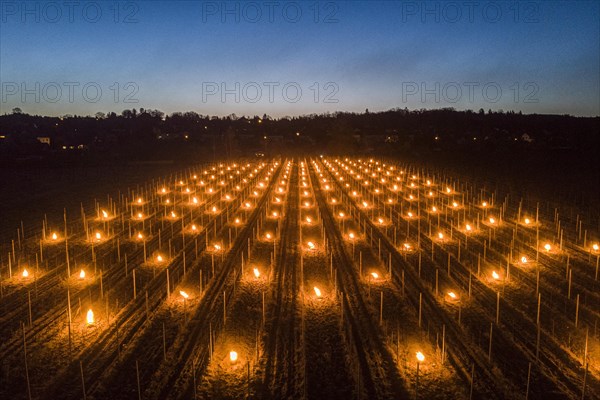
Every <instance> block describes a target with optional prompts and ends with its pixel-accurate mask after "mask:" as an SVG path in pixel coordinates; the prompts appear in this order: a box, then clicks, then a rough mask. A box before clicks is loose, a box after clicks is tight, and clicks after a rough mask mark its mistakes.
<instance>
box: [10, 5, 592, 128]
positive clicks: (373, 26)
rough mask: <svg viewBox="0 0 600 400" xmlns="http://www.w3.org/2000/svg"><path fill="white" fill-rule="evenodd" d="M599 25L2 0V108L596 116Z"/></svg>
mask: <svg viewBox="0 0 600 400" xmlns="http://www.w3.org/2000/svg"><path fill="white" fill-rule="evenodd" d="M71 4H74V5H71ZM599 18H600V2H595V1H589V2H588V1H564V2H560V1H541V2H535V1H532V2H527V1H520V2H512V1H497V2H486V1H476V2H468V1H456V2H444V1H439V2H435V1H434V2H421V1H398V2H312V1H311V2H300V1H271V2H268V1H267V2H236V1H230V2H227V1H226V2H222V1H216V2H212V1H204V2H200V1H171V2H160V1H131V2H112V1H110V2H104V1H79V2H72V3H70V2H68V1H56V2H36V1H29V2H23V1H4V0H2V1H0V81H1V98H0V113H7V112H11V110H12V109H13V108H14V107H20V108H22V109H23V111H24V112H27V113H30V114H43V115H64V114H80V115H88V114H89V115H93V114H94V113H96V112H97V111H102V112H108V111H115V112H121V111H122V110H123V109H126V108H129V109H131V108H138V109H139V108H140V107H142V108H157V109H160V110H162V111H164V112H167V113H171V112H174V111H196V112H199V113H201V114H210V115H220V116H222V115H228V114H231V113H235V114H237V115H255V114H257V115H262V114H263V113H267V114H269V115H271V116H275V117H281V116H285V115H290V116H293V115H300V114H307V113H322V112H327V111H331V112H333V111H364V110H365V109H366V108H368V109H369V110H371V111H380V110H386V109H390V108H395V107H400V108H404V107H408V108H409V109H419V108H440V107H455V108H456V109H473V110H479V109H480V108H484V109H486V110H487V109H492V110H499V109H503V110H505V111H506V110H515V111H518V110H521V111H523V112H524V113H548V114H566V113H568V114H573V115H583V116H592V115H593V116H596V115H600V94H599V93H600V50H599V49H600V22H599Z"/></svg>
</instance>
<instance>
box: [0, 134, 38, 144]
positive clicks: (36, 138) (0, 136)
mask: <svg viewBox="0 0 600 400" xmlns="http://www.w3.org/2000/svg"><path fill="white" fill-rule="evenodd" d="M0 137H1V138H4V137H3V136H0ZM36 139H37V140H38V142H40V143H43V144H47V145H48V146H50V138H49V137H48V136H38V137H37V138H36Z"/></svg>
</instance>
